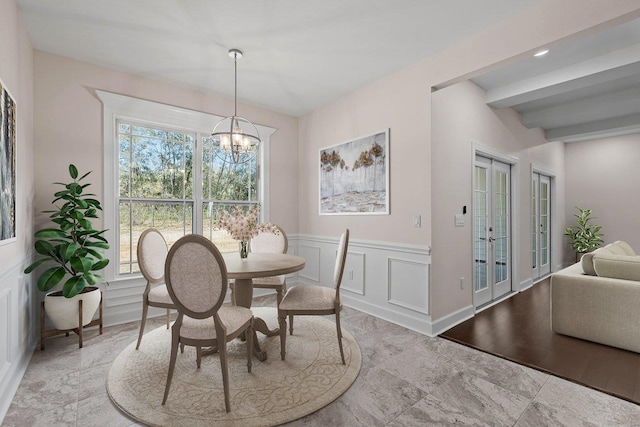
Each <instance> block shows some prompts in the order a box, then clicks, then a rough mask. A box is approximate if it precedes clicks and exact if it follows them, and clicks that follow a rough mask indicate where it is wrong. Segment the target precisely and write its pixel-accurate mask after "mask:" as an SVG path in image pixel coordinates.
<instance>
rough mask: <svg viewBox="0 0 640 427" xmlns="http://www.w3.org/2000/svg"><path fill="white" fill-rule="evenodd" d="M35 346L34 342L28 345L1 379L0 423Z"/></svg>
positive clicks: (18, 385)
mask: <svg viewBox="0 0 640 427" xmlns="http://www.w3.org/2000/svg"><path fill="white" fill-rule="evenodd" d="M35 347H36V346H35V344H32V345H29V347H27V348H26V350H25V351H23V352H22V354H21V355H20V359H18V360H17V361H15V362H14V363H13V364H12V365H14V366H13V369H12V370H11V374H10V375H8V376H7V378H6V379H5V380H3V381H2V386H0V424H1V423H2V420H3V419H4V417H5V416H6V415H7V411H8V410H9V407H10V406H11V402H12V401H13V397H14V396H15V394H16V391H18V387H20V383H21V382H22V377H24V373H25V372H26V371H27V368H28V367H29V362H31V356H33V351H34V349H35Z"/></svg>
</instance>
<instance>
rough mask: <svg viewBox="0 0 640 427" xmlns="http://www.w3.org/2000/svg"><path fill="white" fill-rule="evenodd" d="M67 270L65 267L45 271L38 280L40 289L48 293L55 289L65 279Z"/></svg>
mask: <svg viewBox="0 0 640 427" xmlns="http://www.w3.org/2000/svg"><path fill="white" fill-rule="evenodd" d="M65 273H66V270H65V269H64V268H63V267H52V268H50V269H48V270H45V272H44V273H42V275H41V276H40V278H39V279H38V289H40V290H41V291H42V292H47V291H50V290H51V289H53V288H54V287H55V286H56V285H57V284H58V283H60V280H62V278H63V277H64V275H65Z"/></svg>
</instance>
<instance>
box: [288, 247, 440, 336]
mask: <svg viewBox="0 0 640 427" xmlns="http://www.w3.org/2000/svg"><path fill="white" fill-rule="evenodd" d="M338 242H339V239H338V236H336V237H335V238H333V237H323V236H312V235H306V234H300V235H291V236H289V246H290V247H294V248H296V249H297V254H298V255H299V256H302V257H303V258H305V259H306V260H307V266H306V268H305V269H304V270H302V271H300V272H299V274H298V275H297V278H294V279H293V280H289V279H287V283H288V284H294V283H296V284H298V285H321V286H328V287H331V286H333V270H334V265H335V259H336V253H337V248H338ZM430 253H431V250H430V248H429V247H428V246H416V245H406V244H401V243H387V242H376V241H369V240H361V239H357V238H354V237H353V236H351V238H350V240H349V249H348V252H347V261H346V264H345V269H344V275H343V277H342V285H341V287H340V289H341V292H340V297H341V298H342V302H343V303H344V305H346V306H349V307H353V308H355V309H357V310H360V311H363V312H365V313H368V314H371V315H373V316H377V317H380V318H382V319H385V320H388V321H390V322H393V323H396V324H398V325H401V326H404V327H406V328H409V329H412V330H415V331H418V332H420V333H423V334H426V335H430V336H431V335H432V323H431V317H430V316H429V269H430V264H431V255H430Z"/></svg>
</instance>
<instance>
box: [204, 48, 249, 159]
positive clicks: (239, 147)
mask: <svg viewBox="0 0 640 427" xmlns="http://www.w3.org/2000/svg"><path fill="white" fill-rule="evenodd" d="M229 56H230V57H232V58H233V67H234V72H235V75H234V82H235V87H234V96H233V100H234V109H233V116H230V117H225V118H224V119H222V120H220V121H219V122H218V123H217V124H216V125H215V127H214V128H213V131H211V138H212V139H213V142H214V143H217V144H218V145H219V147H220V149H221V150H222V151H223V152H224V153H225V154H227V156H228V155H230V156H231V158H232V159H233V162H234V163H244V162H247V161H248V160H249V159H250V158H251V156H249V155H248V154H251V153H255V151H256V150H257V148H258V145H259V144H260V134H259V133H258V129H257V128H256V126H255V125H254V124H253V123H251V122H250V121H249V120H247V119H245V118H244V117H240V116H238V59H240V58H242V51H241V50H240V49H230V50H229ZM223 160H225V161H226V159H223Z"/></svg>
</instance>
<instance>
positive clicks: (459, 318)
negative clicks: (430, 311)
mask: <svg viewBox="0 0 640 427" xmlns="http://www.w3.org/2000/svg"><path fill="white" fill-rule="evenodd" d="M474 315H475V309H474V308H473V305H468V306H466V307H463V308H461V309H460V310H457V311H454V312H453V313H451V314H448V315H446V316H444V317H441V318H439V319H437V320H434V321H433V324H432V327H431V328H432V335H431V336H436V335H440V334H441V333H443V332H445V331H448V330H449V329H451V328H453V327H454V326H456V325H459V324H460V323H462V322H464V321H465V320H469V319H471V318H472V317H473V316H474Z"/></svg>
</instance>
